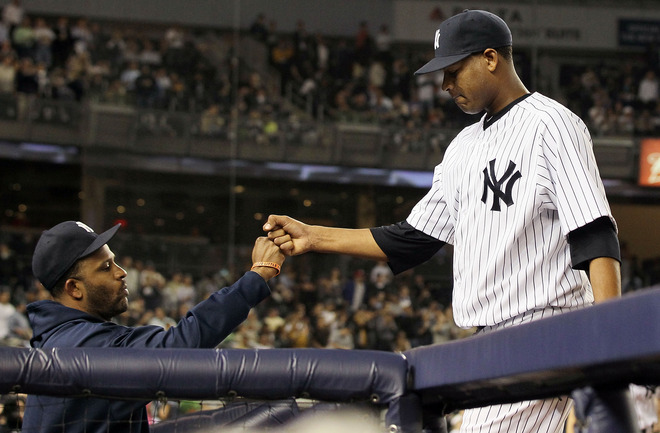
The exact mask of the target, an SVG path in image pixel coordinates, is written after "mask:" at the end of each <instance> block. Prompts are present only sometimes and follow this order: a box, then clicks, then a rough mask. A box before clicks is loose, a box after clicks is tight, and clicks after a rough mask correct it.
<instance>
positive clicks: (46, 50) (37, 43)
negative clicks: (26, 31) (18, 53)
mask: <svg viewBox="0 0 660 433" xmlns="http://www.w3.org/2000/svg"><path fill="white" fill-rule="evenodd" d="M54 40H55V32H54V31H53V29H51V28H50V27H49V26H48V24H47V23H46V20H45V19H43V18H37V19H36V20H35V26H34V61H35V62H36V63H42V64H44V65H46V66H48V67H50V66H51V64H52V63H53V49H52V45H53V41H54Z"/></svg>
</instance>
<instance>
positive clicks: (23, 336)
mask: <svg viewBox="0 0 660 433" xmlns="http://www.w3.org/2000/svg"><path fill="white" fill-rule="evenodd" d="M15 307H16V309H15V310H14V314H12V315H11V316H10V317H9V320H8V321H7V325H8V327H9V334H8V336H7V337H8V338H7V342H8V344H9V345H11V346H15V347H30V339H31V338H32V327H31V326H30V322H29V321H28V318H27V315H26V303H25V301H19V302H16V303H15Z"/></svg>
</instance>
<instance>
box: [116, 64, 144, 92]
mask: <svg viewBox="0 0 660 433" xmlns="http://www.w3.org/2000/svg"><path fill="white" fill-rule="evenodd" d="M141 74H142V71H141V70H140V64H139V63H138V62H137V61H131V62H129V63H128V64H127V65H126V66H125V67H124V69H123V70H122V71H121V74H120V76H119V79H120V80H121V84H122V85H123V86H124V87H125V88H126V90H128V91H129V92H133V91H135V81H136V80H137V78H138V77H139V76H140V75H141Z"/></svg>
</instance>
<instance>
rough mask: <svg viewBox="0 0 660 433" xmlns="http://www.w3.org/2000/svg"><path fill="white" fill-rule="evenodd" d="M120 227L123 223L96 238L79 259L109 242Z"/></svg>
mask: <svg viewBox="0 0 660 433" xmlns="http://www.w3.org/2000/svg"><path fill="white" fill-rule="evenodd" d="M119 227H121V224H117V225H116V226H114V227H113V228H111V229H109V230H106V231H104V232H103V233H101V234H100V235H99V236H98V237H97V238H96V239H95V240H94V242H92V244H91V245H90V246H88V247H87V249H86V250H85V251H83V253H82V254H81V255H80V257H78V258H79V259H82V258H83V257H86V256H88V255H90V254H92V253H93V252H95V251H96V250H98V249H99V248H101V247H102V246H103V245H105V244H107V243H108V241H109V240H110V239H112V237H113V236H114V235H115V234H116V233H117V230H119Z"/></svg>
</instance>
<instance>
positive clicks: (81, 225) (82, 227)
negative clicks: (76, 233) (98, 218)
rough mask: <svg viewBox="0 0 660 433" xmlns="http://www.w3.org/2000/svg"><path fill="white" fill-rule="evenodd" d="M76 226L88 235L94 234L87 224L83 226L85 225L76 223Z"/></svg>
mask: <svg viewBox="0 0 660 433" xmlns="http://www.w3.org/2000/svg"><path fill="white" fill-rule="evenodd" d="M76 225H77V226H78V227H80V228H81V229H83V230H86V231H87V232H89V233H94V230H92V228H91V227H90V226H88V225H87V224H85V223H81V222H80V221H76Z"/></svg>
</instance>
